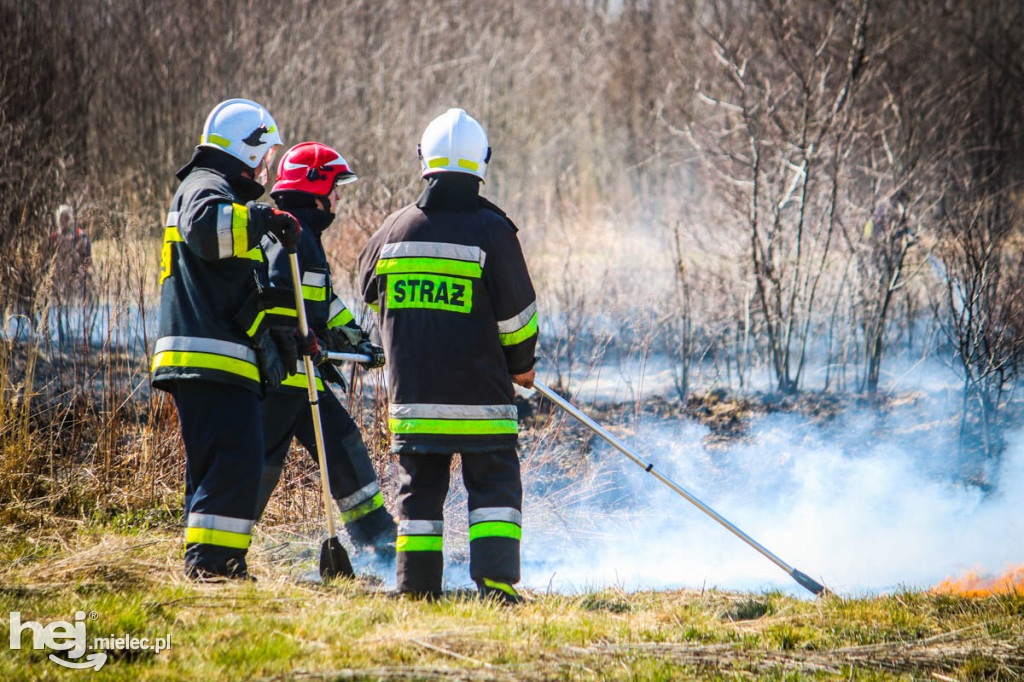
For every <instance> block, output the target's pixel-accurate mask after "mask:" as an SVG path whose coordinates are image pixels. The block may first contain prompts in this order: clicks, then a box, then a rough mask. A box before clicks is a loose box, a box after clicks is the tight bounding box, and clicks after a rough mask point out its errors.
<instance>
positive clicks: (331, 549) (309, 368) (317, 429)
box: [288, 253, 356, 578]
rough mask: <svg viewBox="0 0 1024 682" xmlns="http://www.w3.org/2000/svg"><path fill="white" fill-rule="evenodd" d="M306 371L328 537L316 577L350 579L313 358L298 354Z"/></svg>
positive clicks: (296, 280)
mask: <svg viewBox="0 0 1024 682" xmlns="http://www.w3.org/2000/svg"><path fill="white" fill-rule="evenodd" d="M288 255H289V260H290V263H291V268H292V283H293V285H294V287H295V311H296V313H298V317H299V333H300V334H302V338H306V337H307V336H309V323H308V321H307V319H306V305H305V303H304V301H303V300H302V278H301V277H300V276H299V257H298V255H297V254H294V253H291V254H288ZM302 361H303V364H304V366H305V370H306V389H307V391H308V393H309V409H310V410H311V411H312V412H313V434H314V436H315V437H316V457H317V461H318V462H319V463H320V485H321V486H322V487H323V497H324V511H326V512H327V532H328V533H329V536H328V538H327V539H326V540H324V543H323V545H321V546H320V576H321V577H323V578H335V577H338V576H342V577H346V578H354V577H355V575H356V572H355V571H354V570H353V569H352V562H351V560H349V558H348V552H346V551H345V547H344V546H343V545H342V544H341V540H339V539H338V533H337V531H335V529H334V510H333V509H331V484H330V482H329V481H328V479H327V459H326V457H325V455H324V452H325V450H324V429H323V424H322V423H321V422H320V396H319V394H318V393H317V390H316V375H315V374H314V373H313V360H312V359H311V358H310V357H309V356H308V355H304V356H302Z"/></svg>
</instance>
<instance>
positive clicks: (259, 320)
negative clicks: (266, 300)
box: [245, 310, 267, 339]
mask: <svg viewBox="0 0 1024 682" xmlns="http://www.w3.org/2000/svg"><path fill="white" fill-rule="evenodd" d="M266 316H267V314H266V313H265V312H264V311H262V310H261V311H259V312H258V313H256V319H254V320H253V321H252V325H250V327H249V328H248V329H246V330H245V335H246V336H248V337H249V338H250V339H251V338H252V337H253V336H255V335H256V332H258V331H259V330H260V325H261V324H263V318H264V317H266Z"/></svg>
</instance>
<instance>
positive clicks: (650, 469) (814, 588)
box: [533, 380, 828, 595]
mask: <svg viewBox="0 0 1024 682" xmlns="http://www.w3.org/2000/svg"><path fill="white" fill-rule="evenodd" d="M533 387H534V388H536V389H537V390H538V391H539V392H540V393H541V394H542V395H543V396H545V397H546V398H547V399H548V400H550V401H551V402H553V403H554V404H556V405H558V406H559V407H561V408H562V409H563V410H565V411H566V412H568V413H569V414H571V415H572V416H574V417H576V419H578V420H580V421H581V422H583V424H584V425H585V426H586V427H587V428H588V429H590V430H591V431H593V432H594V433H596V434H597V435H599V436H601V438H604V439H605V440H606V441H608V442H609V443H611V445H612V446H613V447H614V448H615V449H616V450H618V451H619V452H621V453H622V454H624V455H625V456H626V457H628V458H629V459H630V460H632V461H633V462H634V463H635V464H636V465H637V466H639V467H641V468H643V470H644V471H646V472H647V473H649V474H651V475H652V476H654V477H655V478H656V479H658V480H659V481H661V482H662V483H664V484H665V485H667V486H668V487H669V488H671V489H672V490H674V491H676V492H677V493H679V494H680V495H682V496H683V497H685V498H686V499H687V500H688V501H689V502H690V503H692V504H693V505H694V506H696V507H697V508H698V509H700V510H701V511H702V512H704V513H705V514H707V515H708V516H710V517H711V518H713V519H714V520H715V521H718V522H719V523H720V524H722V525H723V526H725V527H726V529H727V530H729V531H730V532H731V533H733V534H734V535H735V536H736V537H738V538H739V539H740V540H743V542H745V543H747V544H748V545H750V546H751V547H753V548H754V549H756V550H757V551H758V552H760V553H761V554H763V555H764V556H765V557H766V558H767V559H768V560H769V561H771V562H772V563H774V564H775V565H776V566H778V567H779V568H781V569H782V570H783V571H785V572H786V573H788V574H789V577H791V578H792V579H793V580H795V581H797V582H798V583H800V586H801V587H803V588H805V589H807V590H810V591H811V592H813V593H814V594H816V595H823V594H826V593H827V592H828V590H827V589H826V588H825V586H824V585H822V584H821V583H819V582H817V581H816V580H814V579H813V578H811V577H810V576H809V575H807V574H806V573H801V572H800V571H798V570H796V569H795V568H793V567H792V566H790V565H789V564H787V563H786V562H785V561H783V560H782V559H780V558H779V557H777V556H775V555H774V554H772V553H771V552H769V551H768V550H767V549H765V548H764V547H763V546H762V545H761V544H760V543H759V542H757V541H756V540H754V539H753V538H751V537H750V536H749V535H747V534H746V533H744V532H743V531H741V530H740V529H739V528H737V527H736V526H734V525H733V524H731V523H730V522H729V521H728V520H727V519H726V518H725V517H723V516H722V515H721V514H719V513H718V512H716V511H715V510H714V509H712V508H711V507H709V506H707V505H706V504H704V503H703V502H701V501H700V500H699V499H697V498H696V497H694V496H693V494H691V493H690V492H689V491H687V490H686V489H685V488H683V487H682V486H680V485H678V484H676V483H674V482H672V481H671V480H669V478H668V477H667V476H665V475H664V474H662V473H661V472H660V471H658V470H657V469H655V468H654V465H653V464H651V463H645V462H643V461H642V460H641V459H640V458H639V457H638V456H636V455H635V454H634V453H633V452H632V451H631V450H630V449H629V448H627V447H626V446H625V445H624V444H623V443H622V442H621V441H619V439H617V438H616V437H615V436H613V435H612V434H610V433H608V432H607V431H605V430H604V429H603V428H601V426H600V425H599V424H598V423H597V422H595V421H594V420H593V419H591V418H590V417H588V416H587V415H585V414H583V413H582V412H580V411H579V410H578V409H576V407H574V406H573V404H572V403H570V402H569V401H568V400H566V399H565V398H563V397H562V396H560V395H558V394H557V393H555V392H554V391H552V390H551V389H550V388H548V387H547V386H545V385H544V384H543V383H542V382H540V381H536V380H535V381H534V382H533Z"/></svg>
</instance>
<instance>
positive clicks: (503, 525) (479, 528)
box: [469, 521, 523, 542]
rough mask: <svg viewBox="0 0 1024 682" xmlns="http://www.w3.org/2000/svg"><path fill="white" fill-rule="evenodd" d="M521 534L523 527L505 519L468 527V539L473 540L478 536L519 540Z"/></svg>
mask: <svg viewBox="0 0 1024 682" xmlns="http://www.w3.org/2000/svg"><path fill="white" fill-rule="evenodd" d="M522 536H523V529H522V528H520V527H519V526H517V525H516V524H514V523H508V522H507V521H485V522H484V523H477V524H474V525H472V526H470V527H469V541H470V542H473V540H476V539H478V538H512V539H513V540H519V539H521V538H522Z"/></svg>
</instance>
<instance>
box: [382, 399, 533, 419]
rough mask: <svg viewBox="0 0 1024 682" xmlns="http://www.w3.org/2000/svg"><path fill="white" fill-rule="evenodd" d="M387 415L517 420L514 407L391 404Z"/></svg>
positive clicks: (516, 411) (401, 417)
mask: <svg viewBox="0 0 1024 682" xmlns="http://www.w3.org/2000/svg"><path fill="white" fill-rule="evenodd" d="M388 414H389V415H390V416H392V417H394V418H396V419H517V420H518V419H519V412H518V410H516V406H515V405H434V404H430V403H413V404H409V405H396V404H395V403H391V405H390V407H388Z"/></svg>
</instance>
